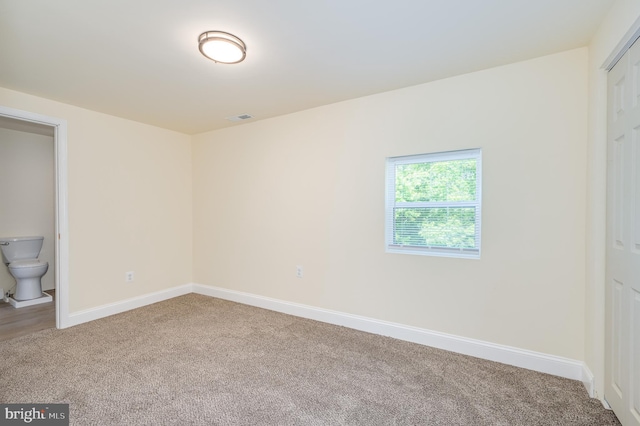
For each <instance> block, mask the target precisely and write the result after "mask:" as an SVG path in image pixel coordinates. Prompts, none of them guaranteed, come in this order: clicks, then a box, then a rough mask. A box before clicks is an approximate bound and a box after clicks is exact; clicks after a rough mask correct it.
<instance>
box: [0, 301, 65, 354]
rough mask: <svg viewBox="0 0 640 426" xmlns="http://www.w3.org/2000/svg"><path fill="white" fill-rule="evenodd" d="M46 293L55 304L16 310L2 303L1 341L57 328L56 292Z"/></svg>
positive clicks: (0, 316)
mask: <svg viewBox="0 0 640 426" xmlns="http://www.w3.org/2000/svg"><path fill="white" fill-rule="evenodd" d="M45 291H46V292H47V293H49V294H50V295H51V296H53V300H54V301H53V302H50V303H43V304H41V305H34V306H27V307H25V308H20V309H16V308H14V307H13V306H11V305H10V304H8V303H5V302H3V301H0V341H3V340H8V339H12V338H14V337H18V336H22V335H25V334H29V333H33V332H34V331H39V330H44V329H47V328H55V326H56V303H55V298H56V294H55V290H45Z"/></svg>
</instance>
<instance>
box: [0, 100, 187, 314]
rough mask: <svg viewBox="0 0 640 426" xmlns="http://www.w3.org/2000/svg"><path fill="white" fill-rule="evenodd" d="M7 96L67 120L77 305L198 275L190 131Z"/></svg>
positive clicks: (72, 289) (72, 285)
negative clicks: (131, 275) (129, 276)
mask: <svg viewBox="0 0 640 426" xmlns="http://www.w3.org/2000/svg"><path fill="white" fill-rule="evenodd" d="M0 105H3V106H6V107H10V108H16V109H20V110H25V111H29V112H34V113H38V114H43V115H47V116H51V117H57V118H62V119H65V120H67V126H68V147H67V148H68V180H69V184H68V191H69V194H68V197H69V206H68V207H69V210H68V216H69V251H70V253H69V257H70V258H69V274H70V277H69V281H70V282H69V306H70V312H71V313H73V312H77V311H80V310H83V309H87V308H92V307H96V306H100V305H104V304H108V303H113V302H117V301H120V300H125V299H128V298H130V297H134V296H138V295H143V294H148V293H151V292H154V291H158V290H163V289H167V288H170V287H174V286H179V285H183V284H187V283H189V282H191V281H192V279H191V270H192V241H191V235H192V218H191V205H192V198H191V146H190V138H189V136H187V135H183V134H180V133H176V132H172V131H168V130H164V129H159V128H157V127H153V126H148V125H144V124H140V123H136V122H133V121H129V120H124V119H120V118H116V117H113V116H109V115H105V114H100V113H96V112H92V111H88V110H85V109H82V108H78V107H74V106H71V105H65V104H61V103H58V102H53V101H49V100H46V99H42V98H37V97H34V96H30V95H26V94H23V93H18V92H15V91H11V90H6V89H0ZM127 271H135V281H134V282H133V283H125V272H127Z"/></svg>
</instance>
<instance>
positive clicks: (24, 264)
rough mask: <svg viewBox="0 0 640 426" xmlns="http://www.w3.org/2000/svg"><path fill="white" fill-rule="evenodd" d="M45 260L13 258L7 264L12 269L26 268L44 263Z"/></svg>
mask: <svg viewBox="0 0 640 426" xmlns="http://www.w3.org/2000/svg"><path fill="white" fill-rule="evenodd" d="M45 264H46V262H44V263H43V262H40V261H39V260H38V259H25V260H14V261H13V262H11V263H10V264H9V268H14V269H26V268H36V267H38V266H43V265H45Z"/></svg>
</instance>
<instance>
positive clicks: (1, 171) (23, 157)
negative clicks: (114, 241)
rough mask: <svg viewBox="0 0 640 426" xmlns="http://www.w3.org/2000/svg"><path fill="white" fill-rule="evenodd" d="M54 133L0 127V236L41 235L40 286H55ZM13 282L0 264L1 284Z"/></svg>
mask: <svg viewBox="0 0 640 426" xmlns="http://www.w3.org/2000/svg"><path fill="white" fill-rule="evenodd" d="M54 179H55V175H54V161H53V137H51V136H43V135H39V134H35V133H28V132H22V131H17V130H10V129H4V128H0V200H2V202H0V236H2V237H18V236H27V235H40V236H43V237H44V242H43V245H42V250H41V252H40V256H39V259H40V260H41V261H44V262H49V270H48V271H47V273H46V274H45V275H44V276H43V277H42V288H43V290H50V289H52V288H55V273H54V267H55V257H54V255H55V252H54V242H55V240H54V234H55V221H54V218H55V188H54ZM14 286H15V279H13V277H12V276H11V274H10V273H9V270H8V268H6V267H4V265H2V266H0V287H1V288H3V289H4V290H5V291H8V290H10V289H11V288H13V287H14Z"/></svg>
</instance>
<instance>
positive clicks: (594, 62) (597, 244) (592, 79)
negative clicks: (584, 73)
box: [585, 0, 640, 398]
mask: <svg viewBox="0 0 640 426" xmlns="http://www.w3.org/2000/svg"><path fill="white" fill-rule="evenodd" d="M638 19H640V2H639V1H637V0H617V1H616V2H615V3H614V5H613V7H612V9H611V10H610V11H609V13H608V14H607V16H606V17H605V18H604V20H603V22H602V23H601V25H600V27H599V29H598V31H597V33H596V35H595V36H594V37H593V39H592V41H591V43H590V45H589V142H588V194H587V195H588V198H587V200H588V203H587V228H586V234H587V253H586V255H587V263H586V265H587V281H586V310H585V311H586V317H585V335H586V340H585V362H586V363H587V365H588V366H589V368H590V369H591V371H592V373H593V374H594V376H595V384H596V389H595V390H596V393H597V396H598V397H600V398H602V397H603V396H604V306H605V297H604V289H605V220H606V206H605V204H606V166H607V151H606V139H607V120H606V107H607V72H606V70H605V69H604V68H603V65H604V63H605V60H606V59H607V58H608V57H609V55H610V54H611V53H612V52H613V51H614V49H615V48H616V46H617V45H618V43H619V42H620V41H621V40H622V39H623V37H624V36H625V34H626V33H627V31H628V30H629V29H630V27H631V26H632V25H634V23H635V22H636V21H637V20H638Z"/></svg>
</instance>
